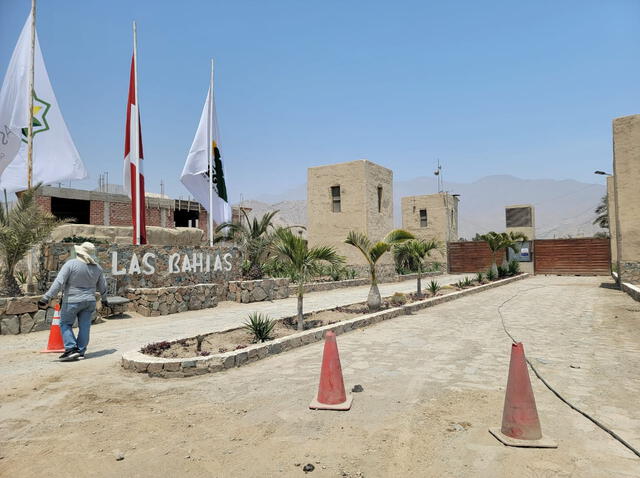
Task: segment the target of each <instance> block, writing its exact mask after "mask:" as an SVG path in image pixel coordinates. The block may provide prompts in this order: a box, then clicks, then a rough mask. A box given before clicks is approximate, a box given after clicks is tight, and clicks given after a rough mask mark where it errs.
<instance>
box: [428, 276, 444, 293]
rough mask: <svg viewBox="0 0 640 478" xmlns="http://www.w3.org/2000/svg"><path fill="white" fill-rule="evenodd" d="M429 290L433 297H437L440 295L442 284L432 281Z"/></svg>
mask: <svg viewBox="0 0 640 478" xmlns="http://www.w3.org/2000/svg"><path fill="white" fill-rule="evenodd" d="M427 289H429V292H431V295H432V296H434V297H435V296H436V295H437V294H438V291H440V289H441V287H440V284H438V281H435V280H433V279H432V280H431V281H430V282H429V285H428V286H427Z"/></svg>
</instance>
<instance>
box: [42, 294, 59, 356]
mask: <svg viewBox="0 0 640 478" xmlns="http://www.w3.org/2000/svg"><path fill="white" fill-rule="evenodd" d="M53 310H54V312H53V319H52V320H51V329H49V343H48V344H47V348H46V349H44V350H41V351H40V353H61V352H64V342H62V333H61V332H60V305H59V304H56V305H55V307H54V308H53Z"/></svg>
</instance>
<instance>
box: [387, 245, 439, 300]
mask: <svg viewBox="0 0 640 478" xmlns="http://www.w3.org/2000/svg"><path fill="white" fill-rule="evenodd" d="M439 246H440V244H439V243H438V241H436V240H435V239H432V240H429V241H426V240H424V239H411V240H409V241H405V242H402V243H400V244H397V245H396V246H395V247H394V248H393V255H394V258H395V260H396V263H399V264H401V265H405V264H410V263H412V264H414V266H415V268H416V272H417V273H418V280H417V287H416V289H417V290H416V295H417V296H418V297H421V296H422V273H423V272H425V271H426V268H425V260H426V258H427V257H429V256H430V255H431V251H433V250H435V249H438V247H439Z"/></svg>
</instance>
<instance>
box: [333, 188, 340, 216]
mask: <svg viewBox="0 0 640 478" xmlns="http://www.w3.org/2000/svg"><path fill="white" fill-rule="evenodd" d="M331 210H332V211H333V212H340V211H341V208H340V186H331Z"/></svg>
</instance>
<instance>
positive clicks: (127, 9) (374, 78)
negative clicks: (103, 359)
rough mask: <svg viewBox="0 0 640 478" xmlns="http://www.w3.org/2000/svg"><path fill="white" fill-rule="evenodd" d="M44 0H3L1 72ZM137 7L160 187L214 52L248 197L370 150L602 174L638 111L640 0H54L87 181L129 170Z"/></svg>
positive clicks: (222, 110) (146, 120) (55, 40)
mask: <svg viewBox="0 0 640 478" xmlns="http://www.w3.org/2000/svg"><path fill="white" fill-rule="evenodd" d="M29 7H30V1H28V0H0V71H1V72H2V75H4V72H5V71H6V67H7V65H8V62H9V58H10V56H11V52H12V51H13V48H14V46H15V42H16V40H17V37H18V34H19V32H20V30H21V28H22V26H23V24H24V21H25V19H26V17H27V14H28V11H29ZM133 19H136V20H137V22H138V40H139V94H140V108H141V115H142V128H143V140H144V147H145V173H146V184H147V189H148V190H150V191H159V189H160V180H161V179H163V180H164V182H165V184H166V191H167V192H168V193H169V194H171V195H173V196H176V197H177V196H181V195H182V196H183V197H187V195H188V192H187V191H186V190H185V189H184V188H183V187H182V185H181V184H180V182H179V174H180V172H181V170H182V166H183V163H184V160H185V157H186V154H187V152H188V150H189V147H190V145H191V141H192V139H193V135H194V134H195V130H196V127H197V123H198V120H199V116H200V112H201V109H202V105H203V102H204V97H205V94H206V89H207V86H208V75H209V61H210V60H209V59H210V58H211V57H213V58H214V59H215V62H216V100H217V103H218V118H219V122H220V129H221V146H222V154H223V159H224V161H225V167H226V175H227V186H228V189H229V191H230V195H231V199H232V200H234V201H235V200H237V199H238V198H239V197H240V194H243V195H244V197H245V198H251V197H255V196H259V195H261V194H264V193H270V192H274V191H282V190H286V189H287V188H289V187H295V186H298V185H300V184H302V183H304V182H305V180H306V169H307V167H309V166H315V165H320V164H330V163H333V162H343V161H350V160H355V159H360V158H367V159H370V160H371V161H374V162H376V163H379V164H382V165H384V166H387V167H389V168H392V169H393V170H394V175H395V179H399V180H404V179H410V178H413V177H417V176H425V175H429V174H431V171H432V170H433V169H434V164H435V162H436V158H440V160H441V162H442V163H443V164H444V167H445V171H446V178H447V179H448V180H450V181H455V182H469V181H473V180H475V179H478V178H480V177H483V176H486V175H490V174H513V175H515V176H519V177H523V178H559V179H566V178H572V179H577V180H581V181H586V182H601V179H600V178H597V177H594V176H593V174H592V172H593V170H595V169H605V170H610V169H611V120H612V119H613V118H615V117H618V116H624V115H628V114H634V113H638V112H640V111H639V110H640V89H639V87H640V81H639V80H640V54H639V53H640V42H639V41H638V32H640V2H638V1H635V0H628V1H625V0H609V1H606V2H605V1H586V0H576V1H572V0H563V1H557V0H556V1H535V2H513V1H486V2H477V1H451V2H443V1H439V2H427V1H415V2H413V1H399V2H376V1H372V0H370V1H349V2H344V1H342V2H338V1H328V0H325V1H321V2H320V1H317V2H301V1H275V0H274V1H243V0H237V1H233V2H229V1H227V2H222V1H195V0H191V1H185V2H179V3H176V2H168V1H161V0H155V1H135V2H134V1H131V0H110V1H108V2H104V1H103V2H98V1H86V0H84V1H77V0H65V1H59V0H39V2H38V26H37V28H38V34H39V37H40V44H41V47H42V50H43V54H44V58H45V62H46V64H47V68H48V71H49V76H50V78H51V82H52V84H53V87H54V90H55V92H56V95H57V97H58V101H59V103H60V106H61V108H62V111H63V114H64V117H65V120H66V122H67V125H68V126H69V129H70V131H71V135H72V137H73V138H74V141H75V143H76V146H77V147H78V150H79V151H80V154H81V156H82V158H83V160H84V161H85V164H86V165H87V167H88V169H89V171H90V174H91V179H90V180H87V181H83V182H78V183H74V184H75V185H76V186H78V187H84V188H93V187H96V186H97V177H98V174H99V173H101V172H104V171H109V176H110V179H111V182H120V183H121V182H122V179H121V176H122V172H121V171H122V155H123V141H124V140H123V137H124V121H125V108H126V95H127V87H128V68H129V62H130V57H131V50H132V45H131V41H132V40H131V21H132V20H133ZM114 179H115V180H114ZM429 192H433V191H425V193H429Z"/></svg>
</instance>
